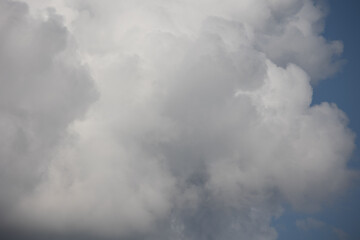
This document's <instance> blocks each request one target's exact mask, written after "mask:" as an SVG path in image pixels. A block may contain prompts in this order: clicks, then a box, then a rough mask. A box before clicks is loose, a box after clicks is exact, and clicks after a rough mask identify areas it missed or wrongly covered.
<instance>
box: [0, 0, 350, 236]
mask: <svg viewBox="0 0 360 240" xmlns="http://www.w3.org/2000/svg"><path fill="white" fill-rule="evenodd" d="M25 2H26V3H20V2H13V1H8V0H6V1H1V2H0V4H1V5H0V13H1V14H0V16H1V18H0V31H1V34H0V36H1V38H0V49H1V50H0V61H1V64H0V68H1V73H2V74H1V77H0V83H1V89H0V91H1V94H0V99H1V100H0V104H1V109H0V110H1V117H0V121H1V125H0V131H1V135H0V141H1V149H0V156H1V168H0V169H1V170H0V173H1V175H0V176H1V177H0V179H1V182H0V186H1V187H0V210H1V212H3V213H4V214H1V215H2V216H3V217H1V221H2V222H3V223H4V224H5V226H6V227H7V228H9V229H10V228H11V229H18V230H19V231H25V230H26V231H34V232H40V233H41V232H44V233H49V232H50V233H51V234H55V235H56V236H61V235H62V234H65V235H66V234H69V235H72V236H79V235H80V236H95V237H96V236H100V237H109V238H112V237H117V238H124V239H125V238H126V239H186V240H193V239H194V240H195V239H197V240H199V239H200V240H201V239H227V240H232V239H269V240H270V239H276V238H277V233H276V230H275V229H274V228H273V227H271V220H272V219H273V218H274V217H277V216H280V215H281V213H282V211H283V208H282V206H283V205H284V204H290V205H291V206H292V207H293V208H295V209H297V210H299V211H313V210H318V209H320V208H321V206H322V204H324V203H327V202H329V201H331V200H332V199H333V198H334V197H336V196H337V195H338V194H340V193H341V192H342V191H343V190H344V188H345V187H346V186H347V184H348V183H349V180H350V178H351V175H352V173H351V172H350V171H349V170H348V169H347V168H346V162H347V160H348V159H349V157H350V155H351V153H352V150H353V148H354V136H353V133H352V132H351V131H350V130H349V129H348V128H347V119H346V116H345V115H344V114H343V113H342V112H341V110H339V109H338V108H337V107H336V106H335V105H334V104H329V103H322V104H320V105H315V106H311V101H312V84H315V83H316V82H318V81H320V80H323V79H325V78H327V77H329V76H331V74H333V73H334V72H336V70H337V69H338V68H339V67H340V66H341V60H340V59H339V56H340V54H341V52H342V44H341V43H340V42H338V41H332V42H329V41H327V40H326V39H324V38H323V37H322V35H321V33H322V30H323V21H324V17H325V14H324V12H323V10H322V6H321V5H320V4H319V3H315V2H313V1H310V0H291V1H284V0H257V1H253V0H242V1H234V0H226V1H221V2H220V1H217V0H207V1H205V0H201V1H196V2H194V1H190V0H184V1H175V0H171V1H164V0H155V1H144V0H135V1H133V0H132V1H127V0H123V1H115V0H114V1H110V0H109V1H96V0H87V1H83V0H76V1H73V0H72V1H65V0H64V1H60V0H59V1H51V2H50V1H42V0H34V1H33V0H31V1H30V0H29V1H25ZM95 100H96V101H95ZM67 236H68V235H67Z"/></svg>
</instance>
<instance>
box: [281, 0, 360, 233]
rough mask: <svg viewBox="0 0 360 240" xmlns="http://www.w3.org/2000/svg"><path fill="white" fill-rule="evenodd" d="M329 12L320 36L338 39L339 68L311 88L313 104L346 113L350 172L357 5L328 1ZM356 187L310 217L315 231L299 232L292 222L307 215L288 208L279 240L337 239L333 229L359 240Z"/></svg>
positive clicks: (356, 95)
mask: <svg viewBox="0 0 360 240" xmlns="http://www.w3.org/2000/svg"><path fill="white" fill-rule="evenodd" d="M329 8H330V12H329V15H328V17H327V21H326V28H325V33H324V36H325V38H326V39H328V40H341V41H342V42H343V44H344V53H343V59H345V60H346V63H345V65H344V66H343V68H342V69H341V70H340V71H339V72H338V73H337V74H335V75H334V76H333V77H331V78H329V79H326V80H324V81H322V82H320V83H319V84H318V85H317V86H315V87H314V95H313V104H318V103H321V102H324V101H326V102H332V103H336V105H337V106H338V107H339V108H340V109H341V110H342V111H344V112H345V113H346V115H347V116H348V118H349V127H350V128H351V129H352V130H353V131H354V132H355V133H356V135H357V138H356V145H357V148H356V149H355V151H354V154H353V157H352V158H351V160H350V161H349V162H348V166H349V167H350V168H351V169H356V170H360V149H359V147H358V146H359V145H360V139H359V136H360V111H359V103H360V64H359V56H360V46H359V43H360V28H359V27H358V24H360V2H359V1H353V0H330V1H329ZM359 201H360V184H359V182H354V183H353V185H352V187H350V189H349V190H348V192H347V193H345V194H344V195H343V196H340V197H339V199H338V200H337V201H336V202H335V203H333V204H331V205H329V206H327V207H325V208H324V209H322V211H320V212H318V213H315V214H312V215H310V217H312V218H313V219H317V220H319V221H322V222H324V224H326V225H325V226H324V227H321V228H318V229H316V228H315V229H311V230H310V229H309V230H307V231H304V230H300V229H298V228H297V227H296V220H299V219H306V218H308V217H309V215H306V214H300V213H295V212H293V211H291V210H290V209H288V210H289V211H287V212H286V213H285V214H284V216H282V217H281V218H280V219H278V220H276V221H275V226H277V229H278V232H279V239H280V240H285V239H292V240H297V239H299V240H300V239H314V240H315V239H339V237H338V236H337V235H336V233H334V228H338V229H341V230H342V231H344V233H346V235H347V236H346V238H345V239H348V240H356V239H360V204H359Z"/></svg>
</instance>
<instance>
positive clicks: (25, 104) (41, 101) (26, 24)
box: [0, 1, 96, 221]
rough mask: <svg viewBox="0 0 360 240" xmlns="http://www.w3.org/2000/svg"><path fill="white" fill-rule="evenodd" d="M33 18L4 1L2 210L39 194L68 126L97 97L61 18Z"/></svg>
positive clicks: (0, 30) (0, 46)
mask: <svg viewBox="0 0 360 240" xmlns="http://www.w3.org/2000/svg"><path fill="white" fill-rule="evenodd" d="M49 14H50V15H49V19H48V20H46V21H44V20H41V19H35V18H32V17H31V16H29V14H28V8H27V5H26V4H24V3H20V2H12V1H1V2H0V15H1V20H0V22H1V26H0V72H1V77H0V84H1V88H0V113H1V114H0V132H1V134H0V142H1V144H0V145H1V149H0V159H1V162H0V164H1V167H0V191H1V193H0V202H1V204H0V212H1V216H2V217H1V218H2V220H3V221H6V218H7V217H8V214H10V215H11V212H12V211H13V207H14V204H15V203H17V202H18V201H19V200H20V199H21V198H22V197H23V196H24V195H26V194H28V193H30V192H32V191H33V189H34V188H35V186H36V185H37V184H38V183H39V182H40V181H41V179H42V177H43V175H44V173H45V172H46V171H47V170H46V169H47V167H48V164H49V162H50V158H51V154H52V151H53V149H54V148H55V147H56V145H57V144H58V143H59V141H60V139H61V138H62V137H64V136H65V134H66V128H67V126H68V125H69V124H70V123H71V122H72V121H74V119H76V118H79V117H82V116H83V114H84V113H85V110H86V108H87V106H88V105H89V103H90V102H93V101H94V99H95V96H96V94H95V91H94V89H93V83H92V80H91V78H90V76H89V74H88V72H87V71H86V69H85V68H84V67H82V66H81V65H80V63H79V62H77V61H76V60H73V58H74V57H75V56H74V54H73V53H71V52H70V53H68V52H66V48H67V46H69V45H70V44H71V43H70V40H69V36H68V32H67V30H66V28H65V27H64V26H63V25H62V24H61V22H59V18H58V17H57V16H55V15H52V14H51V13H49Z"/></svg>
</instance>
